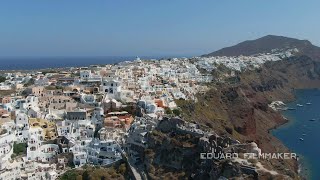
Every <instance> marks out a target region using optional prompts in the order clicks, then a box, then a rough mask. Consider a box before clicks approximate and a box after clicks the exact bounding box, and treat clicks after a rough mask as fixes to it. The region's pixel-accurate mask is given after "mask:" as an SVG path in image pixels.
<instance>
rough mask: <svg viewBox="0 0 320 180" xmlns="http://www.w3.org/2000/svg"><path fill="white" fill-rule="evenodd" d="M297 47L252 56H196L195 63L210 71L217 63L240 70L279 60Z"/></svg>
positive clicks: (292, 52)
mask: <svg viewBox="0 0 320 180" xmlns="http://www.w3.org/2000/svg"><path fill="white" fill-rule="evenodd" d="M297 52H298V49H296V48H295V49H287V50H279V49H274V50H273V51H272V53H263V54H257V55H254V56H236V57H227V56H220V57H219V56H217V57H196V58H195V59H196V63H195V64H196V65H198V66H199V67H200V68H202V69H205V70H207V71H212V70H214V69H215V68H217V66H218V65H224V66H226V67H227V68H230V69H232V70H236V71H242V70H244V69H247V68H258V67H260V66H261V65H262V64H264V63H266V62H268V61H280V60H281V59H283V58H288V57H291V56H293V55H294V53H297Z"/></svg>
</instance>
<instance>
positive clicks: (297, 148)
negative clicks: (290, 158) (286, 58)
mask: <svg viewBox="0 0 320 180" xmlns="http://www.w3.org/2000/svg"><path fill="white" fill-rule="evenodd" d="M307 102H311V103H312V105H306V103H307ZM296 104H302V105H303V107H297V106H296ZM288 107H294V108H296V110H288V111H285V112H283V115H284V116H285V117H286V118H288V119H289V123H287V124H285V125H283V126H281V127H279V128H277V129H275V130H273V131H272V133H273V135H275V136H276V137H277V138H279V139H280V140H281V141H282V142H283V143H284V144H285V145H286V146H287V147H288V148H289V149H290V150H291V151H292V152H295V153H297V154H298V155H301V156H302V161H301V162H302V164H303V167H302V168H303V169H302V171H303V175H306V176H308V179H312V180H313V179H314V180H319V179H320V139H319V138H320V90H318V89H309V90H297V91H296V100H295V101H294V102H292V103H289V104H288ZM310 119H316V120H315V121H309V120H310ZM303 133H305V134H306V135H305V136H303V135H302V134H303ZM299 138H303V139H304V141H300V140H299Z"/></svg>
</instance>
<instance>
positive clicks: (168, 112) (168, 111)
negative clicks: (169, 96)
mask: <svg viewBox="0 0 320 180" xmlns="http://www.w3.org/2000/svg"><path fill="white" fill-rule="evenodd" d="M164 110H165V113H166V114H172V110H171V109H170V108H168V107H166V108H165V109H164Z"/></svg>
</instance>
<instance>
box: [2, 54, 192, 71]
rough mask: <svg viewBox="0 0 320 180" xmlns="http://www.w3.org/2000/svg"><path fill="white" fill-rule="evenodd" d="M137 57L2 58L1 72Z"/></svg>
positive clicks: (152, 57) (112, 62) (94, 63)
mask: <svg viewBox="0 0 320 180" xmlns="http://www.w3.org/2000/svg"><path fill="white" fill-rule="evenodd" d="M173 57H187V56H141V57H140V58H141V59H147V60H149V59H162V58H173ZM135 59H136V56H97V57H94V56H92V57H89V56H88V57H0V70H36V69H47V68H62V67H81V66H89V65H102V64H114V63H119V62H122V61H133V60H135Z"/></svg>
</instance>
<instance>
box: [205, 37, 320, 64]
mask: <svg viewBox="0 0 320 180" xmlns="http://www.w3.org/2000/svg"><path fill="white" fill-rule="evenodd" d="M295 48H296V49H297V50H298V52H297V54H296V55H307V56H309V57H311V58H313V59H320V58H319V57H320V48H319V47H317V46H314V45H312V44H311V42H310V41H307V40H299V39H294V38H288V37H283V36H274V35H268V36H264V37H262V38H259V39H256V40H250V41H244V42H241V43H239V44H237V45H235V46H231V47H226V48H223V49H220V50H218V51H215V52H212V53H209V54H206V55H204V56H206V57H209V56H240V55H244V56H251V55H256V54H260V53H271V52H274V51H277V50H278V51H283V50H288V49H295Z"/></svg>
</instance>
